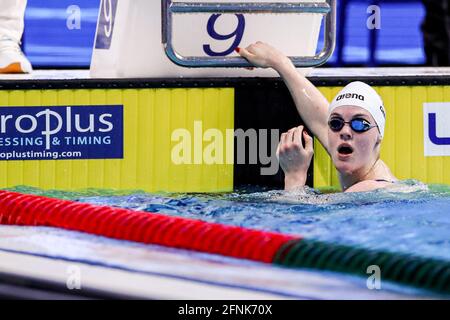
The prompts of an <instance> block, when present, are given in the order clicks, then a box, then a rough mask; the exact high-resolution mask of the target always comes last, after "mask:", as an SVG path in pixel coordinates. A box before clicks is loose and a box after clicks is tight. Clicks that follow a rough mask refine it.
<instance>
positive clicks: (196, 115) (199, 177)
mask: <svg viewBox="0 0 450 320" xmlns="http://www.w3.org/2000/svg"><path fill="white" fill-rule="evenodd" d="M203 93H204V90H202V89H195V88H194V89H190V90H189V92H188V96H187V99H188V102H187V104H188V106H195V107H193V108H190V110H189V112H188V114H187V115H186V125H187V128H190V129H189V130H190V132H192V135H191V137H192V141H191V159H192V160H191V161H192V164H190V165H186V172H187V179H189V183H190V186H191V188H192V189H193V190H194V191H195V190H201V188H202V181H203V179H204V178H205V177H204V176H203V170H202V169H203V166H202V165H198V164H194V160H195V159H194V158H195V153H196V152H198V151H197V150H198V149H197V146H196V141H195V140H196V136H195V134H194V132H193V130H194V122H196V121H201V123H202V124H203V121H202V119H203V107H204V106H203V102H204V101H203ZM202 149H203V148H202Z"/></svg>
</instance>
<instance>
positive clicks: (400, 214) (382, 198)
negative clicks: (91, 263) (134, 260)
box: [15, 181, 450, 260]
mask: <svg viewBox="0 0 450 320" xmlns="http://www.w3.org/2000/svg"><path fill="white" fill-rule="evenodd" d="M400 190H401V192H390V191H387V190H377V191H373V192H365V193H353V194H344V193H334V194H330V193H320V192H318V191H316V190H313V189H308V188H307V189H302V190H297V191H294V192H284V191H279V190H276V191H264V190H256V189H255V188H254V187H252V188H243V189H242V190H239V191H237V192H234V193H225V194H148V193H144V192H133V193H131V194H126V193H125V194H121V195H113V194H111V193H104V191H103V192H102V191H98V190H97V191H96V190H94V191H86V192H84V193H83V192H82V193H78V194H77V193H68V192H54V193H53V194H50V195H53V196H56V197H65V198H71V199H76V200H77V201H81V202H87V203H92V204H99V205H110V206H116V207H122V208H129V209H133V210H143V211H148V212H158V213H161V214H167V215H174V216H182V217H187V218H194V219H201V220H204V221H208V222H216V223H223V224H228V225H235V226H242V227H247V228H254V229H261V230H266V231H275V232H281V233H288V234H294V235H302V236H304V237H306V238H309V239H317V240H323V241H328V242H332V243H340V244H348V245H355V246H362V247H365V248H370V249H381V250H389V251H393V252H404V253H410V254H414V255H418V256H424V257H434V258H440V259H444V260H450V187H448V186H442V185H435V186H426V185H422V184H419V183H416V182H414V181H406V182H405V185H403V186H402V187H401V188H400ZM15 191H22V192H31V193H38V194H39V193H41V194H42V193H43V194H47V195H48V192H46V191H42V190H37V189H30V188H25V189H24V188H22V187H19V188H15Z"/></svg>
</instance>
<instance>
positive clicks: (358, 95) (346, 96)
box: [336, 93, 364, 101]
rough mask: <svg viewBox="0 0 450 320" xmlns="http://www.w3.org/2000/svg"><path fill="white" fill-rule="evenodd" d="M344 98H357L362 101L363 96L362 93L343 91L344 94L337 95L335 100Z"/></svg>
mask: <svg viewBox="0 0 450 320" xmlns="http://www.w3.org/2000/svg"><path fill="white" fill-rule="evenodd" d="M344 98H345V99H358V100H361V101H364V96H363V95H362V94H357V93H344V94H341V95H339V96H338V97H337V98H336V101H339V100H341V99H344Z"/></svg>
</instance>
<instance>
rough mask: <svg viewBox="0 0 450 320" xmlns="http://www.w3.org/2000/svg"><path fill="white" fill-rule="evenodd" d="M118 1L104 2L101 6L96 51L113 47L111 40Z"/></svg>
mask: <svg viewBox="0 0 450 320" xmlns="http://www.w3.org/2000/svg"><path fill="white" fill-rule="evenodd" d="M117 1H118V0H102V2H101V4H100V12H99V21H98V23H97V37H96V39H95V49H106V50H108V49H109V48H110V47H111V39H112V36H113V31H114V21H115V18H116V11H117Z"/></svg>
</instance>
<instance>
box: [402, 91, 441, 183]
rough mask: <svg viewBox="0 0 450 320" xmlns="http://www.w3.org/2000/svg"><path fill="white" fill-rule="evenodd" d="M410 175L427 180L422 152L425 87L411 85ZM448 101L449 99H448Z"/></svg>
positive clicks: (425, 99)
mask: <svg viewBox="0 0 450 320" xmlns="http://www.w3.org/2000/svg"><path fill="white" fill-rule="evenodd" d="M411 93H412V94H413V96H411V129H410V130H411V131H410V136H411V151H410V157H411V176H410V177H414V178H415V179H417V180H420V181H428V179H427V166H426V161H425V153H424V146H423V141H424V136H423V135H424V132H423V102H424V101H427V89H426V87H422V86H420V87H419V86H417V87H411ZM448 101H450V100H448Z"/></svg>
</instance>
